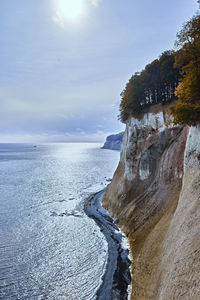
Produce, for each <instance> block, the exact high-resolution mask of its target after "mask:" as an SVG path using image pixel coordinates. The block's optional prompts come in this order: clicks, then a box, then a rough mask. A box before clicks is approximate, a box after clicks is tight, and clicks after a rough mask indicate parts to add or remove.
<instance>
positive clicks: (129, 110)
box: [120, 51, 181, 122]
mask: <svg viewBox="0 0 200 300" xmlns="http://www.w3.org/2000/svg"><path fill="white" fill-rule="evenodd" d="M174 63H175V52H174V51H165V52H164V53H163V54H162V55H161V56H160V57H159V59H156V60H154V61H153V62H152V63H150V64H148V65H147V66H146V67H145V69H144V70H143V71H142V72H141V73H135V75H133V76H132V77H131V79H130V80H129V82H128V83H127V84H126V87H125V89H124V91H123V92H122V93H121V97H122V98H121V104H120V120H121V121H122V122H125V121H126V120H127V119H128V117H129V115H132V116H134V117H136V118H137V117H139V116H141V114H143V113H144V112H145V111H147V110H148V108H149V107H150V106H151V105H154V104H158V103H162V104H165V103H170V102H171V101H173V100H174V99H175V95H174V91H175V89H176V87H177V85H178V81H179V79H180V77H181V73H180V70H179V68H178V67H175V68H174V67H173V66H174Z"/></svg>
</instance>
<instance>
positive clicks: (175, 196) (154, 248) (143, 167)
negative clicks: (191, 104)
mask: <svg viewBox="0 0 200 300" xmlns="http://www.w3.org/2000/svg"><path fill="white" fill-rule="evenodd" d="M199 161H200V128H190V129H189V128H187V127H180V126H176V127H173V128H167V127H166V114H165V113H164V112H162V111H160V112H158V113H157V114H154V113H149V114H146V115H145V116H144V118H143V119H142V120H136V119H134V118H130V119H129V120H128V122H127V125H126V131H125V134H124V138H123V145H122V151H121V159H120V162H119V165H118V168H117V170H116V172H115V174H114V177H113V180H112V183H111V185H110V186H109V188H108V190H107V192H106V194H105V196H104V199H103V205H104V206H105V207H106V208H107V209H108V210H110V212H111V213H112V215H113V216H114V217H115V219H116V222H117V223H118V224H119V226H120V227H121V228H122V230H123V231H124V232H125V233H126V235H127V236H128V238H129V242H130V246H131V254H132V258H133V263H132V296H131V297H132V299H200V290H199V286H200V284H199V278H200V276H199V275H200V274H199V273H200V271H199V270H200V261H199V251H200V239H199V238H198V231H199V229H200V228H199V227H200V218H199V213H200V183H199V182H200V181H199V179H200V178H199V175H200V165H199Z"/></svg>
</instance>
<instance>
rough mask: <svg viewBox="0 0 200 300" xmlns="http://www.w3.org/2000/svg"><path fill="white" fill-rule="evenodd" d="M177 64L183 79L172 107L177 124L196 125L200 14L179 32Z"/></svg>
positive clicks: (198, 113)
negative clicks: (176, 99)
mask: <svg viewBox="0 0 200 300" xmlns="http://www.w3.org/2000/svg"><path fill="white" fill-rule="evenodd" d="M176 46H177V47H179V48H180V49H179V50H178V51H177V53H176V56H175V66H176V67H179V68H181V70H182V72H183V78H182V79H181V81H180V83H179V85H178V87H177V90H176V92H175V95H176V96H177V97H178V99H179V100H178V102H177V104H176V105H175V106H172V107H171V113H172V115H173V117H174V123H176V124H188V125H196V124H197V123H199V122H200V16H199V15H197V16H195V17H193V18H192V19H191V20H190V21H188V22H187V23H186V24H185V25H184V26H183V28H182V30H181V31H180V32H179V33H178V34H177V41H176Z"/></svg>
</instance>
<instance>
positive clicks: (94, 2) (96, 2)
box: [90, 0, 102, 6]
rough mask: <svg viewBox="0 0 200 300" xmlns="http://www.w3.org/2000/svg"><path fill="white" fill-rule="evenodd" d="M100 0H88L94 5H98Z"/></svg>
mask: <svg viewBox="0 0 200 300" xmlns="http://www.w3.org/2000/svg"><path fill="white" fill-rule="evenodd" d="M101 1H102V0H90V2H91V3H92V5H94V6H98V5H99V3H100V2H101Z"/></svg>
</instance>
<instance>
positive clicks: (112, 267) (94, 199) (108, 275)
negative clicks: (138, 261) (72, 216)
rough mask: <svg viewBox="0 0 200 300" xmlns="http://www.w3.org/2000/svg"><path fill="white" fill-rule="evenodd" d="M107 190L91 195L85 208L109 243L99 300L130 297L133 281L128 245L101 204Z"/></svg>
mask: <svg viewBox="0 0 200 300" xmlns="http://www.w3.org/2000/svg"><path fill="white" fill-rule="evenodd" d="M104 193H105V190H103V191H101V192H98V193H95V194H93V195H91V196H90V197H89V198H88V199H87V200H86V202H85V206H84V210H85V212H86V214H87V215H88V217H90V218H92V219H94V221H95V222H96V223H97V225H98V226H99V227H100V229H101V231H102V233H103V234H104V236H105V238H106V241H107V243H108V259H107V265H106V270H105V273H104V275H103V277H102V284H101V286H100V288H99V289H98V291H97V293H96V299H98V300H111V299H115V300H118V299H119V300H125V299H128V294H129V293H128V288H129V285H130V283H131V275H130V264H131V262H130V259H129V250H128V247H124V242H123V240H124V237H123V236H122V233H121V232H120V230H119V228H118V227H117V226H116V225H115V224H114V221H113V219H112V217H111V215H110V214H109V213H108V211H107V210H105V209H104V208H103V207H102V206H101V201H102V197H103V195H104Z"/></svg>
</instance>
